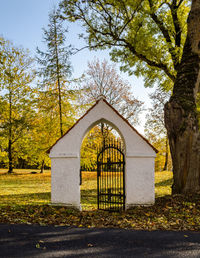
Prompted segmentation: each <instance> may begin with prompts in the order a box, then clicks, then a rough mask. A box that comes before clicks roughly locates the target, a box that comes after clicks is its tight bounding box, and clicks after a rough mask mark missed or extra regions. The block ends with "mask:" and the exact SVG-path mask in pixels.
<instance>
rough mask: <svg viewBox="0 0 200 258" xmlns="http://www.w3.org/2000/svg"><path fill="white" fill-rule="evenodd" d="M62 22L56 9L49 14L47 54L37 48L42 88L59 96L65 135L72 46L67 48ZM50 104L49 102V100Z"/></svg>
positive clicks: (45, 30)
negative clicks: (64, 119)
mask: <svg viewBox="0 0 200 258" xmlns="http://www.w3.org/2000/svg"><path fill="white" fill-rule="evenodd" d="M66 32H67V30H66V29H63V26H62V21H61V20H60V19H59V17H58V15H57V11H56V10H55V9H54V10H53V11H52V12H51V13H50V14H49V24H48V28H47V29H43V39H44V43H45V44H46V48H47V49H46V52H43V51H41V50H39V48H37V60H38V63H39V65H40V69H39V75H40V76H41V78H42V84H41V88H42V89H43V90H44V91H50V92H51V94H54V95H57V96H58V100H57V101H56V103H58V106H59V118H60V122H59V123H60V135H61V136H62V135H63V102H62V97H63V95H64V94H65V93H66V91H67V89H66V82H67V81H68V79H69V76H70V75H71V65H70V62H69V55H70V46H67V47H66V46H65V40H66V37H65V33H66ZM47 102H48V100H47Z"/></svg>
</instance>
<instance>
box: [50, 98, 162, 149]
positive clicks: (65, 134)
mask: <svg viewBox="0 0 200 258" xmlns="http://www.w3.org/2000/svg"><path fill="white" fill-rule="evenodd" d="M100 100H103V101H104V102H105V103H106V104H107V105H108V106H109V107H110V108H111V109H112V110H113V111H114V112H115V113H116V114H117V115H118V116H119V117H120V118H121V119H123V120H124V121H125V122H126V123H127V124H128V126H129V127H131V129H132V130H133V131H134V132H136V133H137V134H138V135H139V136H140V137H141V138H142V139H143V140H144V141H146V142H147V144H148V145H149V146H150V147H151V148H152V149H153V150H154V151H155V152H156V153H158V150H157V149H156V148H155V147H154V146H153V145H152V144H151V143H150V142H149V141H148V140H147V139H146V138H145V137H144V136H143V135H141V134H140V133H139V132H138V131H137V130H136V129H135V128H134V127H133V126H132V125H131V124H130V123H129V122H128V120H127V119H125V118H124V117H123V116H122V115H120V113H119V112H118V111H117V110H116V109H115V108H114V107H113V106H112V105H111V104H110V103H108V101H107V100H106V99H105V98H104V97H101V98H99V99H98V100H97V101H96V103H95V104H94V105H93V106H92V107H91V108H89V109H88V110H87V111H86V113H85V114H84V115H83V116H82V117H81V118H79V119H78V120H77V121H76V123H75V124H74V125H73V126H72V127H71V128H69V130H68V131H67V132H66V133H65V134H63V136H61V137H60V138H59V139H58V140H57V141H56V142H55V143H54V144H53V145H52V146H51V147H50V148H49V149H48V150H47V153H50V151H51V149H52V148H53V147H54V146H55V145H56V143H57V142H58V141H60V139H62V138H63V137H64V136H65V135H66V134H68V133H69V132H70V131H71V130H72V129H73V128H74V127H75V126H76V125H77V124H78V123H79V121H80V120H82V119H83V118H84V117H85V116H86V115H87V114H88V113H89V112H90V111H91V110H92V109H93V108H94V107H95V106H97V104H98V103H99V101H100Z"/></svg>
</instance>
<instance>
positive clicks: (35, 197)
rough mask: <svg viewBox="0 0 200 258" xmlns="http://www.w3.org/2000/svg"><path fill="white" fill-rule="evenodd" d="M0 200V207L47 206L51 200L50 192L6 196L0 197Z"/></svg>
mask: <svg viewBox="0 0 200 258" xmlns="http://www.w3.org/2000/svg"><path fill="white" fill-rule="evenodd" d="M0 198H1V199H0V205H5V204H6V205H12V204H18V205H25V204H26V205H27V204H48V203H49V202H50V200H51V192H46V193H44V192H43V193H27V194H7V195H1V196H0Z"/></svg>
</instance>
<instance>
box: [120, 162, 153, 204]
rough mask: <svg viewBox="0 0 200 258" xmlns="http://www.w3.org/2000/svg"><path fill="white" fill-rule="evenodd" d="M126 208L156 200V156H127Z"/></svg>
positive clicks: (151, 202)
mask: <svg viewBox="0 0 200 258" xmlns="http://www.w3.org/2000/svg"><path fill="white" fill-rule="evenodd" d="M125 179H126V208H130V207H131V206H134V205H150V204H153V203H154V201H155V189H154V188H155V187H154V158H149V157H147V158H145V157H140V158H137V157H127V158H126V176H125Z"/></svg>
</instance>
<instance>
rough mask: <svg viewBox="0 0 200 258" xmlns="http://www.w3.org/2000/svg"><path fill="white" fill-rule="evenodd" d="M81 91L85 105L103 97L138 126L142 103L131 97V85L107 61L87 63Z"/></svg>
mask: <svg viewBox="0 0 200 258" xmlns="http://www.w3.org/2000/svg"><path fill="white" fill-rule="evenodd" d="M82 90H84V91H83V93H84V94H83V97H84V101H85V102H86V103H92V102H95V101H96V100H97V99H98V98H99V96H101V95H103V96H105V98H106V100H107V101H108V102H109V103H110V104H111V105H112V106H113V107H114V108H116V109H117V110H118V112H119V113H120V114H121V115H122V116H124V117H125V118H126V119H127V120H129V122H130V123H132V124H134V125H136V124H138V120H139V114H140V112H141V110H142V105H143V102H142V101H139V100H137V99H136V98H135V97H134V96H133V92H132V90H131V85H130V84H129V83H128V82H127V81H125V80H124V79H122V78H121V77H120V75H119V74H118V73H117V71H116V68H115V66H114V65H110V64H108V61H106V60H104V61H103V62H100V61H99V60H98V59H95V60H94V61H91V62H88V70H87V71H86V72H85V74H84V82H83V87H82Z"/></svg>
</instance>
